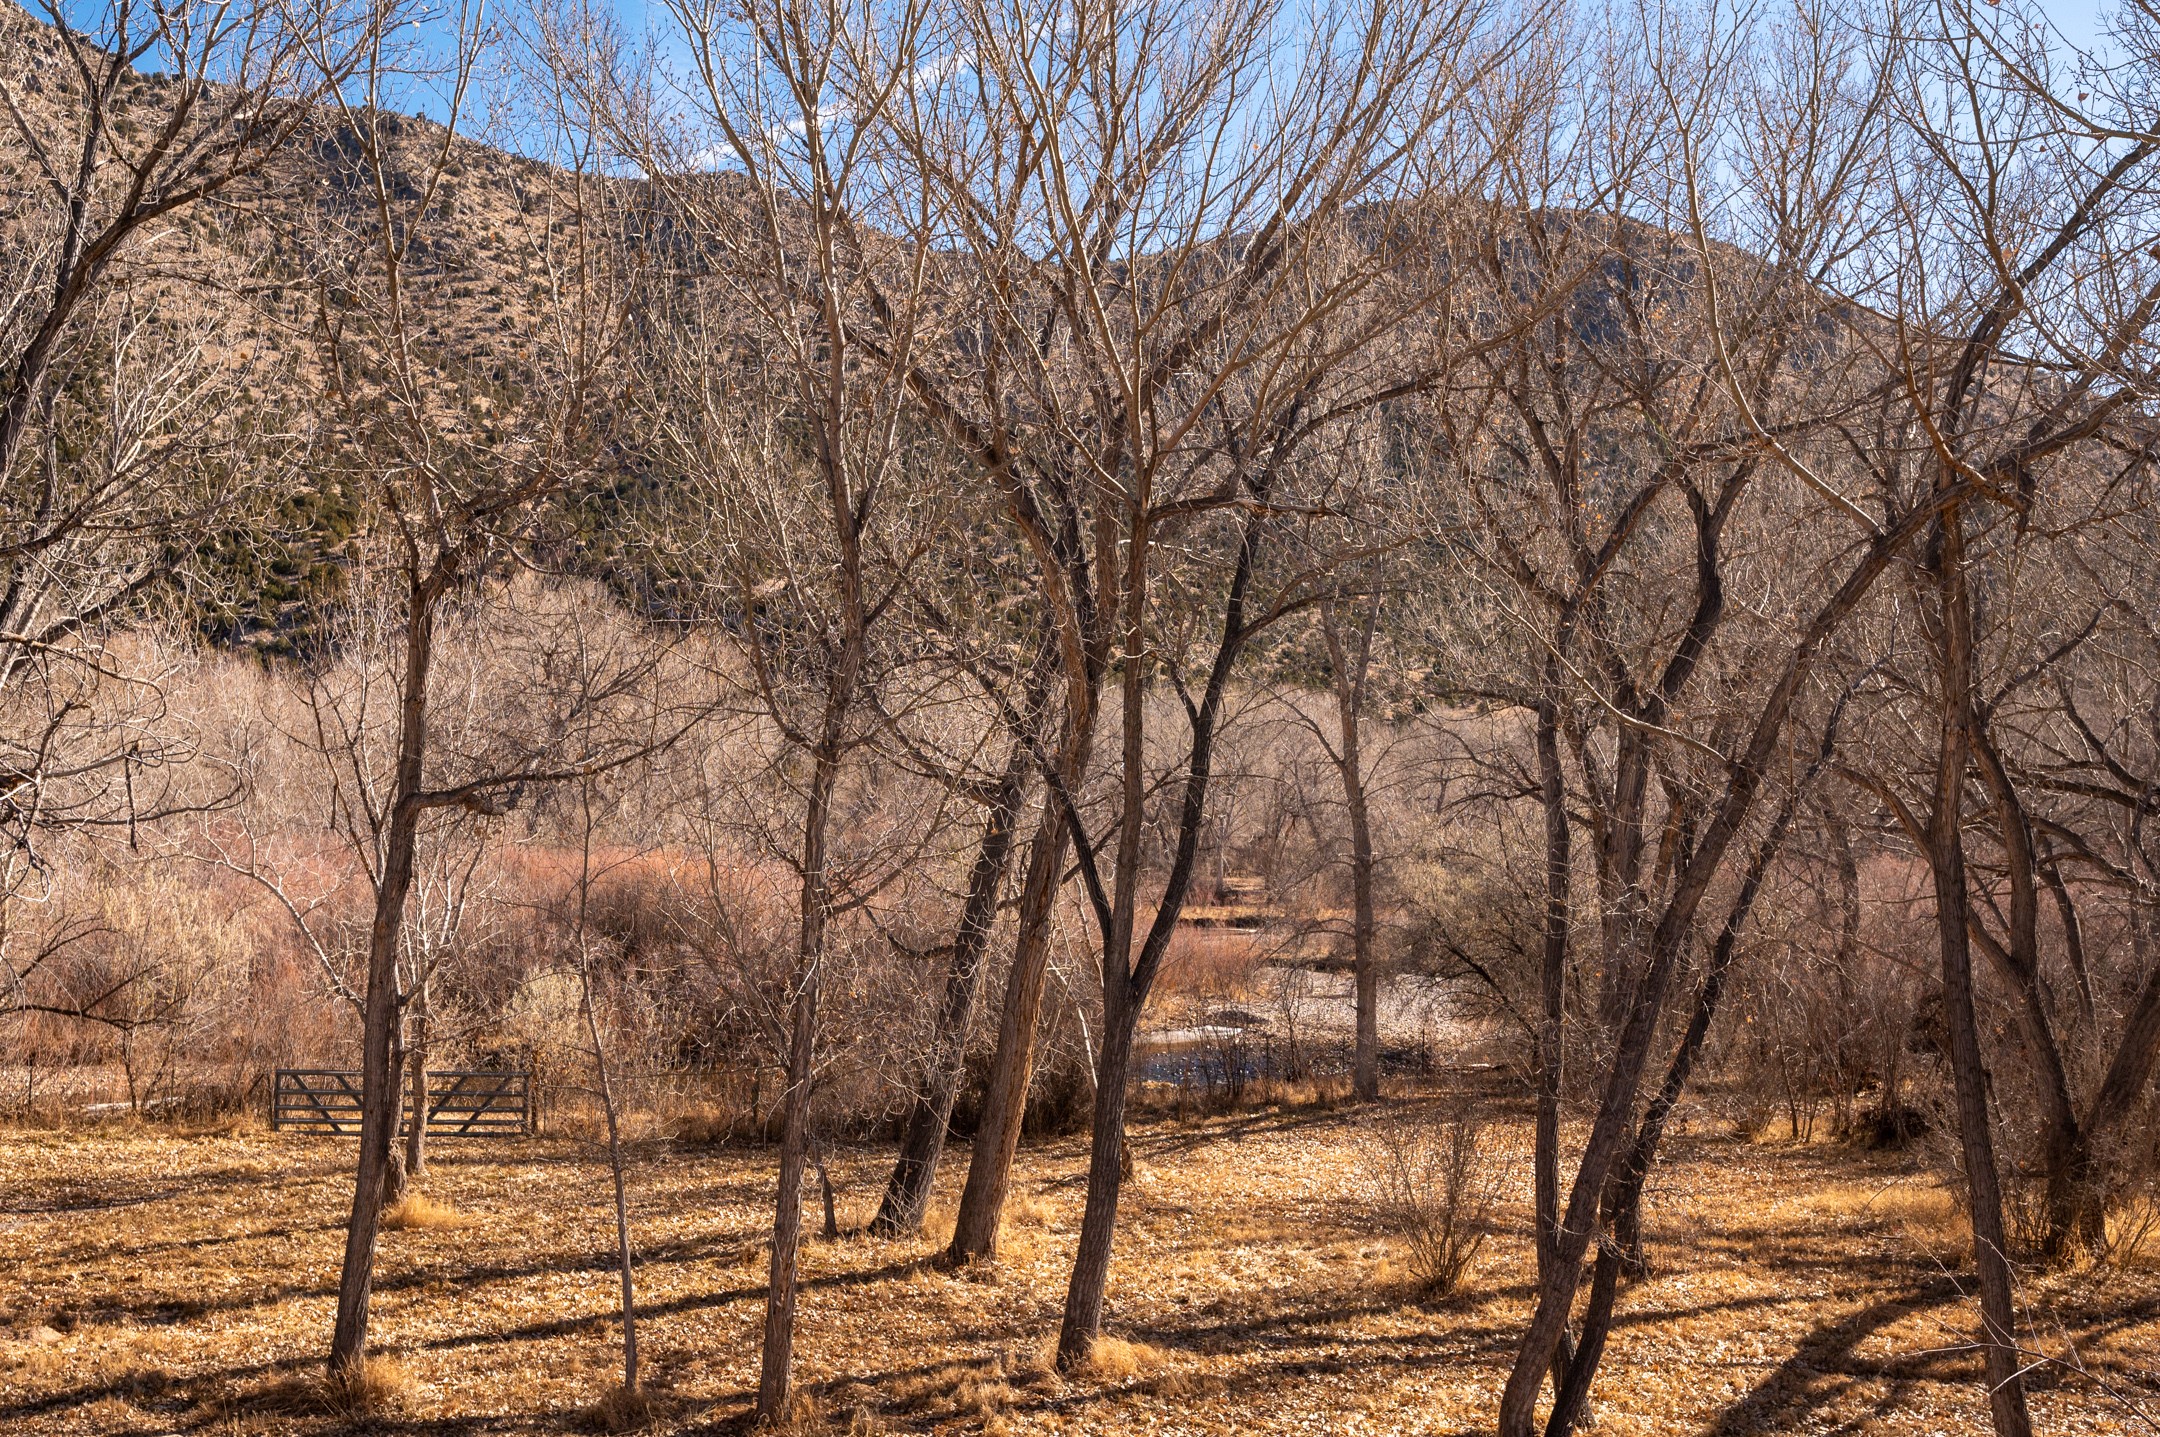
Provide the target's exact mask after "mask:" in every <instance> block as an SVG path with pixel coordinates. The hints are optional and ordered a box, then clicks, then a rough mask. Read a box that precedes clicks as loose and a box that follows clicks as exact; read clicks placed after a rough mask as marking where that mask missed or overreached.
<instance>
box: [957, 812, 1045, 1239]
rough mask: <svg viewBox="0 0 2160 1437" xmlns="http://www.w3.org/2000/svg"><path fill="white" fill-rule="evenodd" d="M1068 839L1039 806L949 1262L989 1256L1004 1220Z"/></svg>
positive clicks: (1018, 1147) (1030, 1073) (1032, 1066)
mask: <svg viewBox="0 0 2160 1437" xmlns="http://www.w3.org/2000/svg"><path fill="white" fill-rule="evenodd" d="M1070 838H1071V836H1070V835H1069V834H1068V833H1067V832H1066V828H1065V820H1064V817H1063V816H1062V815H1061V814H1060V813H1059V812H1058V811H1057V809H1056V808H1055V806H1046V807H1045V808H1044V810H1043V816H1042V822H1041V823H1040V824H1038V825H1037V827H1036V830H1035V838H1034V841H1033V843H1032V844H1031V845H1030V847H1029V851H1028V868H1027V876H1026V878H1025V879H1024V881H1023V883H1022V886H1021V889H1020V916H1019V925H1020V931H1019V936H1018V938H1017V940H1016V941H1015V943H1014V946H1013V961H1012V971H1011V973H1010V974H1009V975H1008V976H1007V978H1006V981H1005V1005H1004V1009H1003V1011H1002V1012H1000V1014H999V1015H998V1037H997V1050H996V1052H995V1053H994V1054H993V1056H992V1058H991V1062H990V1078H989V1084H988V1088H987V1090H986V1091H985V1093H984V1095H983V1110H982V1120H981V1122H980V1123H979V1124H978V1125H977V1127H976V1130H975V1146H974V1150H973V1151H972V1152H970V1153H969V1155H968V1175H967V1185H966V1186H965V1187H964V1188H962V1189H961V1192H960V1212H959V1216H958V1217H957V1218H956V1219H955V1220H954V1223H953V1237H952V1246H951V1248H950V1249H948V1255H949V1256H950V1258H951V1259H952V1260H953V1261H954V1262H968V1261H971V1260H973V1259H975V1258H978V1257H995V1256H996V1255H997V1241H998V1224H999V1221H1000V1220H1001V1219H1002V1217H1003V1216H1004V1211H1005V1195H1006V1192H1007V1190H1008V1188H1009V1187H1010V1185H1011V1178H1012V1165H1013V1158H1014V1155H1015V1154H1017V1153H1018V1152H1019V1150H1020V1127H1021V1121H1022V1119H1023V1118H1025V1116H1026V1114H1027V1093H1028V1083H1029V1081H1030V1079H1031V1078H1032V1077H1033V1076H1034V1070H1035V1025H1036V1022H1037V1021H1038V1019H1040V1017H1041V1015H1042V995H1043V978H1044V976H1045V970H1046V968H1047V967H1048V964H1049V958H1050V922H1051V918H1052V911H1053V908H1054V906H1055V904H1056V902H1057V895H1058V888H1059V883H1058V879H1059V876H1060V874H1061V873H1062V872H1063V870H1064V866H1065V854H1066V845H1067V844H1068V843H1069V842H1070Z"/></svg>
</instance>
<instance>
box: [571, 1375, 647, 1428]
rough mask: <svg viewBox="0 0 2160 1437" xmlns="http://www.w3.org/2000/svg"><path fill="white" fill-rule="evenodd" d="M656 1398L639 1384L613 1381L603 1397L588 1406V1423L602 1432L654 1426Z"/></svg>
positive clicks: (586, 1411) (586, 1412)
mask: <svg viewBox="0 0 2160 1437" xmlns="http://www.w3.org/2000/svg"><path fill="white" fill-rule="evenodd" d="M654 1414H655V1408H654V1406H653V1400H652V1398H651V1397H649V1396H647V1395H646V1394H645V1393H644V1392H642V1391H639V1390H638V1389H636V1388H632V1387H625V1386H623V1385H622V1384H621V1383H620V1382H611V1383H609V1384H608V1387H607V1390H606V1391H605V1392H602V1393H601V1394H600V1400H599V1401H597V1402H595V1403H593V1405H592V1406H590V1407H588V1408H586V1409H585V1414H584V1415H585V1425H586V1426H589V1427H591V1428H593V1429H594V1430H595V1431H599V1432H636V1431H639V1430H641V1429H643V1428H646V1427H650V1426H651V1425H652V1422H653V1417H654Z"/></svg>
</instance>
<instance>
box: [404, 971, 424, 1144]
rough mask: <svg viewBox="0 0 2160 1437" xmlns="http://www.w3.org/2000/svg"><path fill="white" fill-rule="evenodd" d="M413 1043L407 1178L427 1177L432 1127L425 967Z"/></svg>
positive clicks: (417, 999) (417, 990)
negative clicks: (428, 1127)
mask: <svg viewBox="0 0 2160 1437" xmlns="http://www.w3.org/2000/svg"><path fill="white" fill-rule="evenodd" d="M412 1023H413V1032H412V1043H411V1045H410V1049H409V1051H410V1055H411V1056H410V1062H409V1064H408V1067H409V1069H410V1072H411V1079H410V1084H409V1085H410V1087H411V1089H412V1093H411V1101H412V1116H411V1118H410V1119H409V1120H408V1121H407V1123H406V1125H405V1176H406V1177H407V1178H408V1179H419V1178H423V1177H426V1176H427V1125H428V1076H427V1065H428V972H427V969H426V968H425V967H422V968H421V970H420V976H419V980H418V982H417V983H415V985H414V987H413V1002H412Z"/></svg>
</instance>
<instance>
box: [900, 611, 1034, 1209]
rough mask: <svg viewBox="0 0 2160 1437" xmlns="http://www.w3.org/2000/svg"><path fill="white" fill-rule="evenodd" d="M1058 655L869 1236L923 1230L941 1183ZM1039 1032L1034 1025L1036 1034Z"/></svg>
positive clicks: (1006, 797) (1009, 770) (991, 828)
mask: <svg viewBox="0 0 2160 1437" xmlns="http://www.w3.org/2000/svg"><path fill="white" fill-rule="evenodd" d="M1057 657H1058V655H1057V648H1056V646H1055V645H1054V644H1050V643H1045V644H1043V645H1042V646H1041V648H1040V650H1039V652H1038V655H1037V658H1036V661H1035V664H1034V667H1033V668H1032V669H1031V670H1030V673H1029V677H1028V690H1027V695H1026V700H1025V702H1026V707H1025V709H1024V711H1023V713H1022V715H1021V722H1022V723H1024V724H1027V725H1029V732H1027V733H1025V734H1022V735H1020V736H1018V737H1016V738H1015V739H1014V741H1013V747H1012V753H1011V755H1010V756H1009V757H1008V758H1007V759H1006V762H1005V771H1004V772H1003V773H1002V774H1000V775H999V777H998V783H997V787H996V789H995V790H993V791H992V793H991V796H990V804H989V811H988V812H987V814H986V815H985V816H984V819H983V835H982V842H981V843H980V844H979V845H978V846H977V848H976V851H975V864H974V867H973V869H972V870H971V871H970V872H969V874H968V891H967V899H966V901H965V903H964V904H963V905H962V907H961V910H960V927H959V930H958V931H957V932H956V933H955V934H954V935H953V951H952V964H951V966H950V967H949V968H948V969H947V970H946V975H945V998H944V1002H943V1003H942V1004H941V1005H940V1006H939V1009H938V1017H937V1029H936V1031H935V1033H934V1034H933V1035H932V1037H931V1045H930V1056H929V1061H928V1063H927V1064H926V1065H925V1066H926V1072H925V1074H924V1084H925V1086H924V1089H923V1091H922V1092H920V1093H918V1094H917V1095H916V1097H915V1102H914V1105H913V1106H912V1107H910V1108H909V1110H908V1115H907V1120H906V1122H905V1124H904V1125H903V1126H902V1128H901V1131H900V1153H899V1156H898V1157H897V1158H896V1159H894V1161H893V1170H892V1176H891V1177H890V1178H889V1179H888V1180H887V1181H886V1184H885V1196H884V1199H883V1200H882V1201H881V1202H879V1204H878V1210H877V1216H876V1217H874V1218H872V1219H871V1220H870V1231H871V1232H873V1233H875V1234H877V1235H878V1236H880V1237H893V1236H897V1235H899V1234H901V1233H912V1232H919V1231H921V1229H922V1223H923V1213H924V1212H925V1211H926V1210H927V1209H928V1208H929V1206H930V1189H931V1187H932V1185H933V1184H935V1183H936V1182H937V1170H938V1163H939V1162H940V1161H941V1160H942V1159H943V1157H944V1154H945V1137H946V1133H947V1131H948V1130H949V1129H950V1128H951V1126H952V1110H953V1103H954V1102H955V1101H956V1100H957V1099H958V1098H959V1095H960V1079H961V1075H962V1074H963V1073H964V1072H965V1071H966V1067H967V1045H968V1035H969V1033H970V1032H972V1031H973V1029H974V1027H975V1010H976V1008H977V1006H978V1005H979V1003H980V1000H981V995H982V984H983V960H984V959H985V957H986V956H987V955H988V953H989V949H990V937H991V934H992V932H993V931H994V930H995V928H996V926H997V910H998V897H999V895H1000V894H1001V893H1002V892H1003V891H1004V885H1005V869H1006V866H1007V863H1008V861H1009V860H1010V858H1011V856H1012V846H1013V837H1014V829H1015V825H1016V824H1017V822H1018V821H1019V817H1020V806H1021V804H1022V802H1023V801H1024V800H1025V799H1026V797H1027V790H1028V776H1029V774H1030V772H1031V771H1032V769H1033V766H1034V745H1035V742H1036V741H1037V740H1038V739H1039V737H1040V733H1039V724H1040V720H1041V717H1042V712H1043V707H1044V702H1045V700H1046V699H1047V698H1048V691H1049V687H1050V683H1051V681H1052V680H1053V679H1054V678H1055V677H1056V675H1057V667H1056V664H1057ZM1045 951H1047V949H1046V950H1045ZM1038 991H1039V990H1038ZM1033 1030H1034V1025H1033V1022H1032V1020H1030V1023H1029V1032H1030V1034H1031V1035H1032V1033H1033ZM978 1146H979V1139H978Z"/></svg>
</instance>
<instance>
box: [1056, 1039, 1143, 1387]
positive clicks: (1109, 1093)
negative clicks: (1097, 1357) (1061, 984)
mask: <svg viewBox="0 0 2160 1437" xmlns="http://www.w3.org/2000/svg"><path fill="white" fill-rule="evenodd" d="M1120 1006H1121V1008H1125V1007H1126V1005H1123V1004H1121V1005H1120ZM1137 1019H1138V1014H1137V1013H1136V1012H1132V1011H1129V1009H1128V1010H1127V1011H1121V1012H1119V1014H1118V1015H1117V1016H1116V1017H1115V1018H1111V1017H1108V1016H1105V1018H1104V1022H1103V1027H1104V1032H1103V1045H1102V1051H1101V1053H1100V1054H1099V1055H1098V1057H1097V1061H1096V1079H1095V1127H1094V1132H1093V1135H1092V1137H1091V1138H1090V1141H1089V1144H1088V1183H1087V1207H1086V1209H1085V1210H1084V1211H1083V1212H1082V1214H1081V1218H1080V1247H1079V1251H1078V1252H1077V1253H1075V1254H1074V1256H1073V1270H1072V1280H1071V1282H1070V1283H1069V1284H1068V1285H1067V1287H1066V1291H1065V1319H1064V1322H1063V1324H1062V1325H1061V1326H1060V1327H1059V1329H1058V1346H1057V1365H1058V1367H1059V1369H1060V1370H1062V1371H1067V1372H1069V1371H1072V1370H1073V1369H1075V1368H1077V1367H1079V1366H1081V1365H1083V1364H1085V1363H1086V1361H1087V1359H1088V1354H1089V1353H1090V1352H1091V1351H1092V1350H1093V1349H1094V1346H1095V1339H1096V1337H1098V1336H1099V1335H1100V1334H1101V1332H1102V1313H1103V1297H1104V1294H1105V1293H1106V1292H1107V1291H1108V1288H1109V1283H1110V1245H1111V1242H1112V1240H1113V1239H1114V1238H1115V1237H1116V1236H1117V1207H1118V1192H1119V1189H1120V1187H1121V1185H1122V1183H1123V1181H1124V1175H1125V1171H1126V1156H1125V1087H1126V1080H1127V1078H1128V1077H1129V1076H1130V1072H1131V1067H1132V1043H1133V1029H1134V1027H1135V1026H1136V1023H1137Z"/></svg>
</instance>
